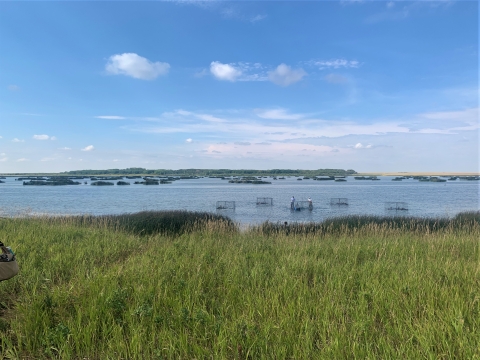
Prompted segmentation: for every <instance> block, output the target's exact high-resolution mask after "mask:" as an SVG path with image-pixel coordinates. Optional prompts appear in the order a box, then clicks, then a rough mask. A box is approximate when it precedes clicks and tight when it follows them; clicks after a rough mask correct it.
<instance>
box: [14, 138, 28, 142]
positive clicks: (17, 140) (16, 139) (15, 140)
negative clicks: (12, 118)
mask: <svg viewBox="0 0 480 360" xmlns="http://www.w3.org/2000/svg"><path fill="white" fill-rule="evenodd" d="M12 142H14V143H19V142H25V140H20V139H18V138H14V139H13V140H12Z"/></svg>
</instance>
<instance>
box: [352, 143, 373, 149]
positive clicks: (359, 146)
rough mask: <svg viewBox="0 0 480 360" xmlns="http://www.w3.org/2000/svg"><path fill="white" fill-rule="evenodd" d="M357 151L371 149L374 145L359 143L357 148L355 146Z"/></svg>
mask: <svg viewBox="0 0 480 360" xmlns="http://www.w3.org/2000/svg"><path fill="white" fill-rule="evenodd" d="M354 148H355V149H371V148H372V145H371V144H368V145H366V146H365V145H362V143H357V144H356V145H355V146H354Z"/></svg>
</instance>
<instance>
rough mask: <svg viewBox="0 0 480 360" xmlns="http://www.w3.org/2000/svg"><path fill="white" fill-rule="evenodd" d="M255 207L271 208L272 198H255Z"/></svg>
mask: <svg viewBox="0 0 480 360" xmlns="http://www.w3.org/2000/svg"><path fill="white" fill-rule="evenodd" d="M257 205H262V206H273V198H271V197H257Z"/></svg>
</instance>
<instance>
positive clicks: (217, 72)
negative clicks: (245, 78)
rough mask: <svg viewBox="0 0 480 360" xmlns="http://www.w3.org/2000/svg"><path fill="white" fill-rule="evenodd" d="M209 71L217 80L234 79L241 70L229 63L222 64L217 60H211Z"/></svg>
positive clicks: (238, 75) (240, 73) (239, 74)
mask: <svg viewBox="0 0 480 360" xmlns="http://www.w3.org/2000/svg"><path fill="white" fill-rule="evenodd" d="M210 72H211V73H212V75H213V76H215V78H217V79H218V80H224V81H236V80H237V79H238V78H239V77H240V76H241V75H242V71H241V70H240V69H238V68H237V67H235V66H233V65H231V64H222V63H221V62H219V61H212V62H211V64H210Z"/></svg>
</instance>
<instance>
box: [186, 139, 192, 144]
mask: <svg viewBox="0 0 480 360" xmlns="http://www.w3.org/2000/svg"><path fill="white" fill-rule="evenodd" d="M185 142H187V143H192V142H193V140H192V139H190V138H188V139H187V140H185Z"/></svg>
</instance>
